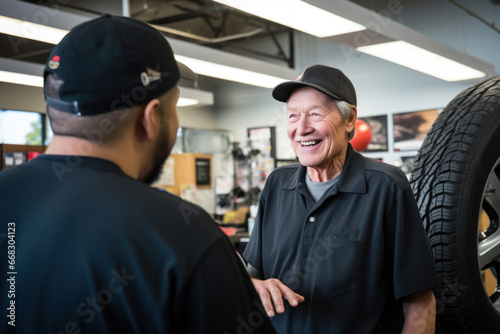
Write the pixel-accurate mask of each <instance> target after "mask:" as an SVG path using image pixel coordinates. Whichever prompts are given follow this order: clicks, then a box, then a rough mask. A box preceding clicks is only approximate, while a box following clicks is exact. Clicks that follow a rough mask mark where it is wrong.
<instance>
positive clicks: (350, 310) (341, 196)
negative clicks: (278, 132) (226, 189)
mask: <svg viewBox="0 0 500 334" xmlns="http://www.w3.org/2000/svg"><path fill="white" fill-rule="evenodd" d="M305 177H306V167H304V166H301V165H289V166H284V167H281V168H279V169H277V170H275V171H274V172H273V173H272V174H271V175H270V176H269V178H268V179H267V181H266V185H265V188H264V190H263V192H262V196H261V198H260V203H259V211H258V214H257V219H256V222H255V227H254V230H253V232H252V236H251V238H250V241H249V244H248V246H247V247H246V249H245V252H244V257H245V258H246V259H247V260H248V262H249V263H250V264H251V265H252V266H253V267H254V268H255V269H256V270H257V271H258V272H259V273H261V274H262V278H264V279H269V278H277V279H280V280H281V281H282V282H283V283H284V284H285V285H287V286H289V287H290V288H291V289H292V290H294V291H296V292H297V293H299V294H301V295H303V296H304V297H305V301H304V302H303V303H301V304H299V305H298V306H297V307H295V308H293V307H291V306H289V305H288V303H285V305H286V307H285V313H284V314H278V315H276V316H275V317H274V318H272V321H273V323H274V325H275V327H276V330H277V331H278V332H279V333H283V334H285V333H286V334H291V333H297V334H299V333H300V334H302V333H329V334H330V333H331V334H336V333H346V334H351V333H383V334H389V333H398V332H400V330H401V325H402V306H401V298H403V297H405V296H408V295H410V294H413V293H416V292H419V291H423V290H427V289H431V288H433V287H434V286H435V284H436V274H435V268H434V263H433V260H432V255H431V252H430V247H429V244H428V241H427V238H426V235H425V232H424V229H423V226H422V222H421V219H420V215H419V212H418V208H417V206H416V203H415V199H414V197H413V194H412V191H411V188H410V186H409V183H408V180H407V179H406V177H405V175H404V174H403V173H402V172H401V171H400V170H399V169H398V168H396V167H393V166H390V165H387V164H383V163H378V162H375V161H373V160H371V159H368V158H365V157H363V156H361V155H360V154H359V153H357V152H355V151H354V150H353V149H352V147H351V146H350V145H349V150H348V153H347V157H346V162H345V165H344V168H343V170H342V173H341V174H340V175H339V177H338V181H337V182H336V183H334V184H333V186H332V187H331V188H330V189H328V190H327V191H326V192H325V193H324V194H323V196H322V197H321V198H320V199H319V200H318V201H317V202H316V201H315V200H314V199H313V198H312V196H311V195H310V193H309V191H308V190H307V186H306V183H305Z"/></svg>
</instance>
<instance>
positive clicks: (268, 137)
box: [247, 126, 276, 158]
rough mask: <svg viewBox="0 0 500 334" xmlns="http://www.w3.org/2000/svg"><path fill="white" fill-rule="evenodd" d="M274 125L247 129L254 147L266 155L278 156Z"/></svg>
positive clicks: (270, 156)
mask: <svg viewBox="0 0 500 334" xmlns="http://www.w3.org/2000/svg"><path fill="white" fill-rule="evenodd" d="M275 132H276V130H275V128H274V126H268V127H261V128H249V129H247V134H248V140H249V141H250V145H251V147H252V149H254V150H259V151H260V154H262V155H263V156H264V157H269V158H276V135H275Z"/></svg>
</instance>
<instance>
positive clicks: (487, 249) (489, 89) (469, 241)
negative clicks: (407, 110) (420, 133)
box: [410, 76, 500, 334]
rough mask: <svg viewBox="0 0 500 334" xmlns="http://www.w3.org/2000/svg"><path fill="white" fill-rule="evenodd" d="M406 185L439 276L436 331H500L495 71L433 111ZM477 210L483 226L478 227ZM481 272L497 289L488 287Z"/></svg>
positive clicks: (499, 96) (498, 93)
mask: <svg viewBox="0 0 500 334" xmlns="http://www.w3.org/2000/svg"><path fill="white" fill-rule="evenodd" d="M410 184H411V187H412V189H413V192H414V194H415V198H416V200H417V204H418V206H419V209H420V215H421V216H422V220H423V224H424V227H425V230H426V232H427V236H428V239H429V243H430V246H431V249H432V254H433V256H434V261H435V265H436V270H437V274H438V277H439V279H440V285H439V286H438V287H437V288H436V289H434V295H435V297H436V305H437V322H436V332H437V333H453V334H456V333H481V334H484V333H496V334H498V333H500V298H499V296H500V285H499V280H498V276H496V277H497V278H495V275H496V273H498V274H500V229H499V228H498V220H499V216H500V76H497V77H494V78H491V79H489V80H486V81H483V82H481V83H478V84H476V85H473V86H472V87H470V88H468V89H466V90H464V91H463V92H461V93H460V94H459V95H457V96H456V97H455V98H454V99H453V100H452V101H451V102H450V103H449V104H448V106H446V108H445V109H444V110H443V111H442V112H441V113H440V114H439V116H438V118H437V119H436V121H435V122H434V124H433V126H432V128H431V130H430V131H429V133H428V134H427V137H426V138H425V140H424V142H423V144H422V147H421V148H420V150H419V152H418V154H417V157H416V159H415V162H414V165H413V173H412V176H411V179H410ZM481 213H482V214H483V216H484V217H486V218H487V219H486V220H485V221H486V225H487V226H488V227H487V228H485V227H484V225H483V228H479V217H480V214H481ZM483 275H489V276H490V278H492V279H493V281H496V282H495V283H496V284H497V289H496V291H494V290H495V289H493V291H487V290H486V288H485V286H484V284H483ZM490 290H491V289H490ZM495 302H496V303H495Z"/></svg>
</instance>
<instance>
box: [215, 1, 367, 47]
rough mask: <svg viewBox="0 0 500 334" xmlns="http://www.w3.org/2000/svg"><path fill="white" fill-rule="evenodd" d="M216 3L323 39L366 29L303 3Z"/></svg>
mask: <svg viewBox="0 0 500 334" xmlns="http://www.w3.org/2000/svg"><path fill="white" fill-rule="evenodd" d="M214 1H215V2H218V3H221V4H224V5H227V6H230V7H233V8H235V9H238V10H241V11H244V12H247V13H250V14H253V15H256V16H260V17H262V18H264V19H266V20H270V21H274V22H276V23H279V24H282V25H285V26H287V27H290V28H293V29H296V30H300V31H303V32H305V33H307V34H311V35H314V36H316V37H320V38H322V37H327V36H334V35H341V34H346V33H350V32H354V31H359V30H364V29H365V27H364V26H362V25H360V24H358V23H355V22H352V21H350V20H347V19H345V18H343V17H340V16H337V15H335V14H332V13H330V12H328V11H326V10H323V9H321V8H318V7H315V6H313V5H310V4H308V3H305V2H303V1H300V0H238V1H235V0H214Z"/></svg>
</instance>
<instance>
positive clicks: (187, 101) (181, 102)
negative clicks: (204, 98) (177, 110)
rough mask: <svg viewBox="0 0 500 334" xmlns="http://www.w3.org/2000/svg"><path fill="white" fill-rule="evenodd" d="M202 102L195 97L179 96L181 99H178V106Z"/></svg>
mask: <svg viewBox="0 0 500 334" xmlns="http://www.w3.org/2000/svg"><path fill="white" fill-rule="evenodd" d="M198 103H200V101H198V100H195V99H188V98H186V97H179V101H177V106H178V107H188V106H194V105H197V104H198Z"/></svg>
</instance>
